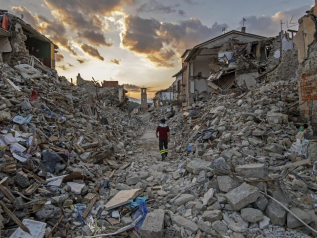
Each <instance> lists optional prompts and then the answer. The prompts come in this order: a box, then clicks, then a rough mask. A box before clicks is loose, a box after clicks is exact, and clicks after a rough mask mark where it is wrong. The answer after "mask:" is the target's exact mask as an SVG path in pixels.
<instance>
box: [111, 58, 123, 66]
mask: <svg viewBox="0 0 317 238" xmlns="http://www.w3.org/2000/svg"><path fill="white" fill-rule="evenodd" d="M120 61H121V60H118V59H113V60H110V62H111V63H113V64H117V65H119V64H120Z"/></svg>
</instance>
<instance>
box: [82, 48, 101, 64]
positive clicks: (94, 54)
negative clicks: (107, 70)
mask: <svg viewBox="0 0 317 238" xmlns="http://www.w3.org/2000/svg"><path fill="white" fill-rule="evenodd" d="M81 49H82V50H83V51H84V52H86V53H87V54H88V55H90V56H92V57H95V58H97V59H99V60H101V61H104V60H105V59H104V58H103V57H102V56H101V55H100V53H99V51H98V50H97V49H96V48H94V47H92V46H91V45H87V44H82V45H81Z"/></svg>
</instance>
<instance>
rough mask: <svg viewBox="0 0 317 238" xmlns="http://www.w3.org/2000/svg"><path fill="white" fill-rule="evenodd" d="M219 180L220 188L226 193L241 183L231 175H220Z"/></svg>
mask: <svg viewBox="0 0 317 238" xmlns="http://www.w3.org/2000/svg"><path fill="white" fill-rule="evenodd" d="M217 181H218V187H219V190H220V191H222V192H226V193H227V192H229V191H231V190H232V189H235V188H236V187H238V186H239V185H240V184H241V183H239V182H238V181H236V180H234V179H232V178H231V177H230V176H218V177H217Z"/></svg>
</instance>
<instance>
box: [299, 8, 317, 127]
mask: <svg viewBox="0 0 317 238" xmlns="http://www.w3.org/2000/svg"><path fill="white" fill-rule="evenodd" d="M298 22H299V29H298V32H297V34H296V36H295V37H294V43H295V45H296V48H297V49H298V62H299V66H298V78H299V95H300V100H299V104H300V114H301V115H302V117H303V118H304V119H306V120H307V121H309V122H310V123H312V124H314V126H315V128H316V127H317V54H316V52H317V37H316V32H317V31H316V29H317V7H316V5H315V7H313V8H312V9H311V10H310V11H307V14H306V15H305V16H303V17H302V18H300V19H299V21H298Z"/></svg>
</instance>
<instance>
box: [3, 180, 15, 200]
mask: <svg viewBox="0 0 317 238" xmlns="http://www.w3.org/2000/svg"><path fill="white" fill-rule="evenodd" d="M0 190H1V191H2V192H3V193H4V195H5V196H6V197H7V198H8V199H9V200H10V201H11V202H12V203H13V202H14V200H15V197H14V196H13V195H12V194H11V192H10V191H9V190H8V189H7V188H5V187H3V186H2V185H1V184H0Z"/></svg>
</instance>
